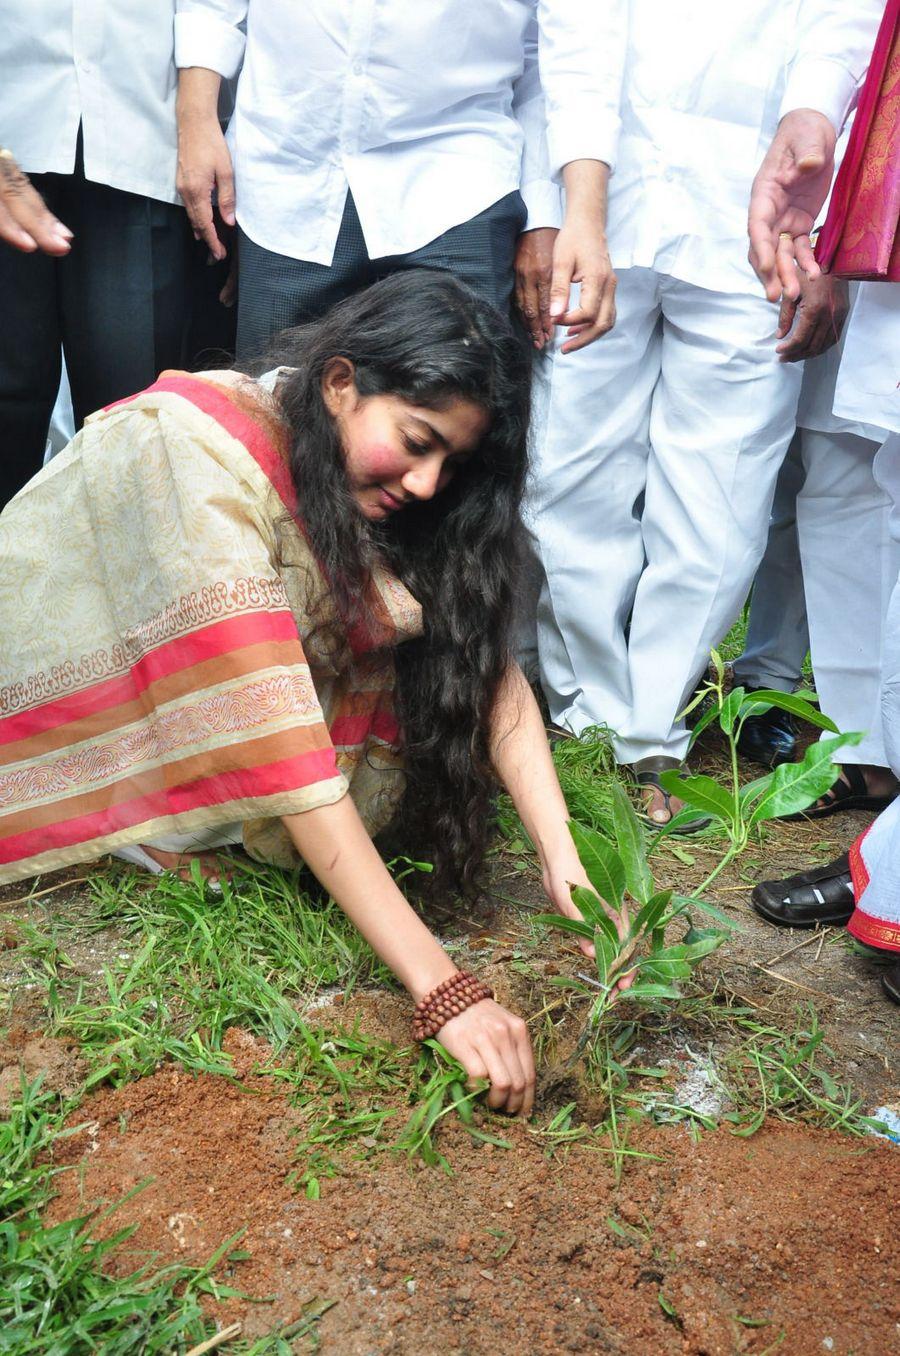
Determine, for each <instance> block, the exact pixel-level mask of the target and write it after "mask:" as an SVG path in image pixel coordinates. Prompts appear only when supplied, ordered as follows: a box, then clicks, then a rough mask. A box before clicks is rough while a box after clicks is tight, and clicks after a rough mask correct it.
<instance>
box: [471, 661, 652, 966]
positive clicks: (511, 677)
mask: <svg viewBox="0 0 900 1356" xmlns="http://www.w3.org/2000/svg"><path fill="white" fill-rule="evenodd" d="M491 757H492V759H493V763H494V768H495V769H496V772H497V775H498V776H499V777H500V780H501V781H502V782H503V785H504V786H505V787H506V789H507V791H508V792H509V794H510V796H511V797H512V801H513V804H514V805H515V807H516V810H517V811H518V813H519V817H520V819H521V820H522V823H523V824H524V826H525V830H526V832H527V833H528V836H529V838H530V839H531V841H532V843H533V844H534V846H535V848H536V849H537V853H538V856H539V858H540V862H541V870H542V872H543V877H544V889H545V890H546V892H547V896H548V898H549V899H550V901H551V903H552V904H553V907H554V908H555V909H556V911H557V912H558V913H561V914H564V915H565V916H566V917H567V918H580V917H581V914H580V913H579V912H578V909H577V908H576V907H575V905H574V904H573V903H572V895H571V891H570V889H569V886H570V885H585V886H587V887H588V889H590V888H591V886H590V882H589V880H588V878H587V876H586V875H585V872H584V868H583V867H582V865H581V863H580V861H579V860H578V853H577V852H576V851H575V845H574V843H573V842H572V836H571V834H570V833H569V828H568V820H569V811H568V809H567V808H566V802H565V800H564V799H563V793H562V791H561V789H560V785H559V780H558V778H557V776H556V769H555V768H554V766H553V759H552V758H551V757H550V748H549V746H548V744H547V734H546V731H545V729H544V722H543V720H542V719H541V713H540V711H539V709H538V704H537V702H536V701H535V699H534V694H533V692H532V691H531V688H530V687H529V686H528V682H527V680H526V678H525V675H524V674H523V673H522V670H521V669H520V668H519V666H518V664H516V663H515V662H512V663H510V666H509V668H508V670H507V673H506V677H505V678H504V680H503V683H502V686H501V688H500V691H499V693H498V695H497V701H496V705H495V707H494V719H493V727H492V732H491ZM613 916H614V917H615V918H616V921H617V922H618V923H619V926H620V930H621V929H624V928H626V927H627V918H626V916H625V915H624V914H623V915H622V916H621V917H619V916H618V915H613ZM580 945H581V949H582V950H583V951H584V952H585V953H586V954H587V955H592V954H593V950H594V948H593V946H592V945H591V944H590V943H589V942H587V941H582V942H581V943H580Z"/></svg>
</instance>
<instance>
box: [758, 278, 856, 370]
mask: <svg viewBox="0 0 900 1356" xmlns="http://www.w3.org/2000/svg"><path fill="white" fill-rule="evenodd" d="M849 309H850V293H849V289H848V287H847V284H846V283H845V282H844V281H843V279H841V278H832V277H830V276H829V275H828V274H827V273H821V274H820V275H819V277H818V278H810V277H809V276H808V275H807V274H806V273H800V296H799V298H798V299H797V300H796V301H792V300H790V298H788V297H787V296H784V297H782V300H781V314H780V315H779V317H778V329H777V331H776V333H777V335H778V338H779V339H782V340H784V342H783V343H781V344H779V345H778V346H777V348H776V350H775V351H776V353H778V354H779V356H780V358H781V361H782V362H783V363H798V362H802V361H803V359H804V358H818V356H819V354H820V353H825V352H826V351H827V350H828V349H829V348H831V346H832V344H836V343H837V341H838V340H839V339H840V337H841V331H842V330H843V328H844V321H845V320H846V319H847V312H848V311H849ZM788 331H790V336H789V337H788V338H785V336H786V335H787V334H788Z"/></svg>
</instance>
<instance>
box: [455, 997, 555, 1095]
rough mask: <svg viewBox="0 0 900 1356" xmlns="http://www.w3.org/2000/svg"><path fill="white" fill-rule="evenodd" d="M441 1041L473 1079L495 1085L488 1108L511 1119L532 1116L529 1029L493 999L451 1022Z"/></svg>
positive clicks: (478, 1004)
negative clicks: (510, 1116) (505, 1113)
mask: <svg viewBox="0 0 900 1356" xmlns="http://www.w3.org/2000/svg"><path fill="white" fill-rule="evenodd" d="M437 1039H438V1040H439V1041H440V1043H441V1045H443V1047H444V1049H445V1050H447V1051H448V1052H449V1053H450V1054H451V1055H452V1056H453V1058H454V1059H458V1060H459V1062H460V1064H461V1065H462V1066H463V1068H464V1069H465V1071H466V1073H467V1074H468V1075H469V1078H471V1079H477V1078H486V1079H488V1080H489V1082H490V1085H491V1086H490V1090H489V1092H488V1095H487V1104H488V1106H489V1107H491V1108H492V1109H493V1110H494V1111H506V1112H509V1114H510V1115H512V1116H516V1115H519V1114H521V1115H523V1116H525V1117H528V1116H530V1115H531V1109H532V1107H533V1106H534V1079H535V1074H534V1056H533V1054H532V1052H531V1039H530V1037H529V1035H528V1027H527V1026H526V1025H525V1023H524V1022H523V1021H522V1018H521V1017H516V1016H515V1015H514V1014H513V1013H511V1012H507V1011H506V1008H502V1007H501V1006H500V1004H499V1003H495V1002H494V1000H493V999H492V998H483V999H482V1000H481V1002H480V1003H473V1004H472V1006H471V1007H470V1008H466V1010H465V1012H461V1013H460V1014H459V1016H458V1017H451V1019H450V1021H449V1022H445V1023H444V1025H443V1026H442V1027H441V1029H440V1031H439V1032H438V1034H437Z"/></svg>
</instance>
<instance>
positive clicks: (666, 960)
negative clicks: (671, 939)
mask: <svg viewBox="0 0 900 1356" xmlns="http://www.w3.org/2000/svg"><path fill="white" fill-rule="evenodd" d="M690 973H691V963H690V961H689V960H688V959H687V958H686V957H685V956H672V955H669V954H667V953H666V952H664V951H654V952H653V954H652V955H650V956H647V957H645V959H644V960H642V962H641V974H647V975H652V976H653V978H654V979H660V980H663V981H665V980H667V979H688V978H689V977H690Z"/></svg>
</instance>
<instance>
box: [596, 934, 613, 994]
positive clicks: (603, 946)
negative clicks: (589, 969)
mask: <svg viewBox="0 0 900 1356" xmlns="http://www.w3.org/2000/svg"><path fill="white" fill-rule="evenodd" d="M594 952H595V955H594V962H595V964H596V966H597V978H598V979H599V981H600V983H601V984H608V983H609V971H610V968H611V966H612V964H613V962H614V961H615V959H616V948H615V946H614V945H613V944H612V942H611V941H610V940H609V938H608V937H607V936H606V934H605V933H604V932H601V931H600V929H599V928H598V929H597V931H596V932H595V933H594Z"/></svg>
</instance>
